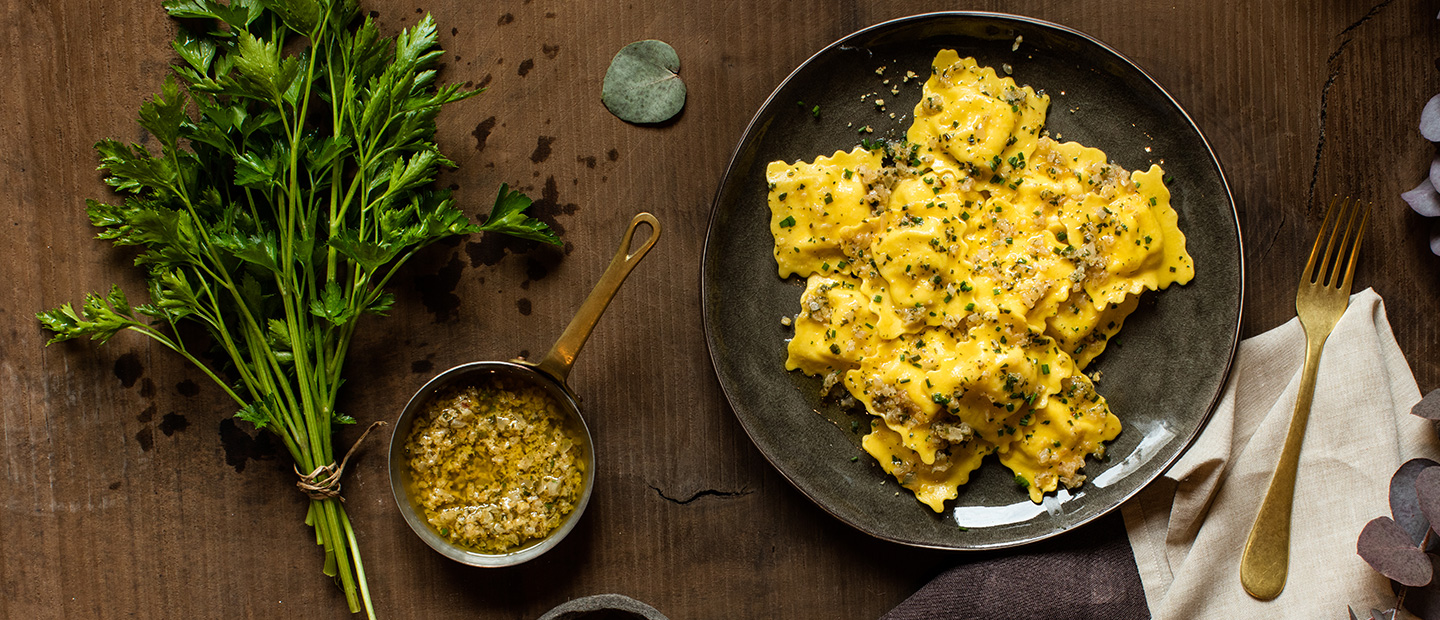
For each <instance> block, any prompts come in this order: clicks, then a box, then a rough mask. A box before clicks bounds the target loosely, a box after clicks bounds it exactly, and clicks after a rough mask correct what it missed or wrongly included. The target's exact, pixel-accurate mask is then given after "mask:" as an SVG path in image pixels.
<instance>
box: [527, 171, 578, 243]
mask: <svg viewBox="0 0 1440 620" xmlns="http://www.w3.org/2000/svg"><path fill="white" fill-rule="evenodd" d="M579 209H580V205H577V204H575V203H573V202H567V203H561V202H560V186H559V185H557V184H556V183H555V177H553V176H552V177H546V179H545V187H544V189H541V190H540V199H539V200H536V201H535V203H534V204H532V205H531V206H530V216H531V217H534V218H535V219H537V220H540V221H542V222H545V223H546V224H547V225H549V226H550V228H551V229H554V231H555V234H556V235H562V236H563V235H564V234H565V226H564V225H563V224H561V223H560V222H559V221H558V220H556V219H555V218H557V217H559V216H561V215H572V214H574V213H575V212H576V211H578V210H579Z"/></svg>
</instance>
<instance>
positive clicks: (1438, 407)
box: [1410, 390, 1440, 420]
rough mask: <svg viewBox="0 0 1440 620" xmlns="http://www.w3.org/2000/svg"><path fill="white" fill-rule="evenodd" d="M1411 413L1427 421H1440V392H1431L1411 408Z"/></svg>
mask: <svg viewBox="0 0 1440 620" xmlns="http://www.w3.org/2000/svg"><path fill="white" fill-rule="evenodd" d="M1410 413H1411V415H1418V416H1420V417H1422V418H1425V419H1426V420H1440V390H1431V391H1430V393H1429V394H1426V395H1425V397H1424V398H1422V399H1420V402H1418V403H1415V406H1414V407H1411V408H1410Z"/></svg>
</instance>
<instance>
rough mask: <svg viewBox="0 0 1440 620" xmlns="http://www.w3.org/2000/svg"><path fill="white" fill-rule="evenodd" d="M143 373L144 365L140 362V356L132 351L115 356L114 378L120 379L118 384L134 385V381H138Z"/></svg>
mask: <svg viewBox="0 0 1440 620" xmlns="http://www.w3.org/2000/svg"><path fill="white" fill-rule="evenodd" d="M143 374H145V367H144V366H142V365H141V364H140V356H139V355H136V354H135V353H134V352H130V353H126V354H124V355H121V356H120V357H117V358H115V378H116V379H119V380H120V385H123V386H125V387H127V388H128V387H135V382H136V381H139V380H140V375H143Z"/></svg>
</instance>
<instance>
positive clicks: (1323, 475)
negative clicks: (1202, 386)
mask: <svg viewBox="0 0 1440 620" xmlns="http://www.w3.org/2000/svg"><path fill="white" fill-rule="evenodd" d="M1304 353H1305V333H1304V331H1303V330H1302V329H1301V327H1300V323H1299V320H1298V319H1295V320H1291V321H1290V322H1289V323H1286V324H1284V325H1281V326H1280V327H1277V328H1275V329H1273V330H1270V331H1268V332H1266V333H1264V334H1261V335H1259V336H1256V337H1254V338H1250V339H1247V340H1245V341H1243V342H1241V343H1240V350H1239V352H1238V353H1237V354H1236V357H1235V365H1234V368H1233V369H1232V370H1231V373H1230V379H1229V382H1228V383H1227V384H1226V386H1225V393H1224V395H1223V396H1222V398H1221V401H1220V404H1219V405H1218V406H1217V407H1216V409H1215V413H1214V416H1213V417H1212V418H1211V419H1210V422H1209V424H1208V425H1207V426H1206V428H1205V430H1204V432H1202V433H1201V435H1200V437H1199V438H1197V439H1196V441H1195V444H1194V445H1193V446H1191V448H1190V450H1188V451H1187V452H1186V453H1185V455H1184V456H1182V457H1181V458H1180V460H1179V461H1178V462H1176V463H1175V465H1174V466H1172V467H1171V468H1170V469H1169V471H1167V472H1166V473H1165V474H1164V476H1162V477H1161V478H1160V479H1158V480H1156V481H1155V482H1154V483H1152V484H1151V485H1150V486H1149V487H1146V489H1145V490H1144V491H1142V492H1141V493H1140V494H1139V495H1137V496H1136V497H1135V498H1134V499H1131V500H1130V501H1129V502H1127V503H1126V504H1125V505H1124V506H1123V507H1122V509H1121V510H1122V512H1123V514H1124V516H1125V527H1126V530H1127V532H1128V534H1129V536H1130V545H1131V547H1132V549H1133V550H1134V553H1135V563H1136V564H1137V565H1138V567H1139V570H1140V579H1141V582H1142V583H1143V584H1144V587H1145V597H1146V599H1147V601H1148V603H1149V605H1150V612H1151V615H1152V616H1153V617H1155V618H1157V619H1161V620H1169V619H1172V618H1248V617H1267V618H1269V617H1282V618H1345V617H1348V616H1347V615H1346V612H1345V606H1346V605H1351V606H1353V607H1354V608H1355V609H1357V610H1368V609H1370V608H1372V607H1374V608H1376V609H1388V608H1390V606H1391V605H1393V604H1394V595H1393V594H1391V592H1390V587H1389V582H1388V581H1386V580H1385V579H1384V578H1383V577H1381V576H1380V575H1379V574H1378V573H1376V572H1375V571H1374V570H1372V569H1371V568H1370V567H1369V565H1367V564H1366V563H1365V561H1364V560H1361V559H1360V557H1359V556H1358V555H1356V553H1355V541H1356V539H1357V538H1358V537H1359V535H1360V530H1361V528H1363V527H1364V526H1365V523H1366V522H1367V521H1369V520H1370V519H1373V518H1375V517H1378V516H1382V515H1389V514H1390V508H1389V500H1388V497H1389V483H1390V476H1391V475H1392V474H1393V473H1395V469H1396V468H1398V467H1399V466H1400V464H1401V463H1403V462H1405V461H1406V460H1408V459H1410V458H1413V457H1416V456H1425V457H1430V458H1436V457H1437V455H1440V444H1437V441H1436V437H1435V431H1434V430H1432V429H1431V428H1430V427H1429V424H1428V423H1427V422H1426V421H1425V420H1422V419H1420V418H1417V417H1415V416H1412V415H1410V407H1411V406H1413V405H1414V404H1415V403H1416V402H1417V401H1419V400H1420V392H1419V390H1418V389H1417V388H1416V385H1415V379H1414V377H1413V376H1412V375H1411V373H1410V367H1409V366H1408V365H1407V364H1406V363H1405V357H1404V356H1403V355H1402V354H1401V352H1400V348H1399V347H1398V346H1396V344H1395V336H1394V335H1393V334H1392V333H1391V332H1390V323H1389V321H1388V320H1387V319H1386V318H1385V304H1384V302H1383V301H1382V300H1381V299H1380V296H1379V295H1377V294H1375V292H1374V291H1373V290H1370V289H1366V290H1364V291H1362V292H1360V293H1358V294H1356V295H1354V296H1352V297H1351V298H1350V307H1349V308H1348V309H1347V310H1346V311H1345V316H1344V317H1342V318H1341V319H1340V323H1339V324H1338V325H1337V326H1336V328H1335V331H1334V333H1332V334H1331V335H1330V338H1329V340H1327V341H1326V343H1325V353H1324V355H1323V356H1322V357H1321V361H1320V371H1319V377H1318V379H1317V383H1316V388H1315V400H1314V405H1313V407H1312V409H1311V414H1310V422H1309V427H1308V429H1307V431H1306V433H1305V443H1304V448H1303V449H1302V450H1301V456H1300V472H1299V475H1298V478H1297V480H1296V490H1295V506H1294V513H1293V517H1292V520H1291V542H1290V574H1289V579H1288V581H1287V582H1286V585H1285V591H1284V592H1283V593H1281V595H1280V597H1279V598H1277V599H1275V600H1274V601H1271V602H1261V601H1257V600H1255V599H1252V598H1250V597H1249V596H1248V595H1246V594H1245V591H1244V589H1243V588H1242V587H1241V586H1240V576H1239V573H1240V552H1241V549H1242V548H1243V547H1244V545H1245V539H1246V537H1247V536H1248V535H1249V534H1250V526H1251V524H1252V523H1254V520H1255V514H1256V512H1257V511H1259V509H1260V501H1261V499H1262V497H1263V496H1264V493H1265V489H1266V487H1267V486H1268V485H1269V483H1270V474H1271V472H1272V471H1274V469H1275V462H1276V459H1277V458H1279V454H1280V447H1281V444H1282V443H1283V442H1284V440H1285V432H1286V430H1287V428H1288V425H1289V422H1290V413H1291V410H1292V409H1293V408H1294V406H1295V396H1296V392H1298V391H1299V386H1300V371H1301V366H1302V365H1303V363H1304ZM1262 614H1263V616H1262Z"/></svg>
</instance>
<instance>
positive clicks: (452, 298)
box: [415, 254, 465, 323]
mask: <svg viewBox="0 0 1440 620" xmlns="http://www.w3.org/2000/svg"><path fill="white" fill-rule="evenodd" d="M464 270H465V264H464V263H462V262H460V257H459V256H458V255H454V254H452V255H450V261H449V262H447V263H445V266H444V267H441V268H440V271H437V272H435V273H434V274H428V275H419V276H416V277H415V289H416V290H417V291H419V293H420V301H421V302H422V303H424V304H425V309H426V310H429V311H430V313H431V314H434V315H435V322H436V323H444V322H445V321H448V320H450V319H452V318H454V317H455V313H456V311H457V310H459V309H460V297H459V296H458V295H456V294H455V285H457V284H459V283H460V273H461V272H462V271H464Z"/></svg>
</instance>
